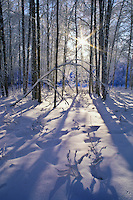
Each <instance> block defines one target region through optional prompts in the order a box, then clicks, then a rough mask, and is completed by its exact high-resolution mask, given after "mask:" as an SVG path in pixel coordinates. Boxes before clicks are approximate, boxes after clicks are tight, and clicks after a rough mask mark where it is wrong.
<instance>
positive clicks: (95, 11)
mask: <svg viewBox="0 0 133 200" xmlns="http://www.w3.org/2000/svg"><path fill="white" fill-rule="evenodd" d="M96 3H97V1H96V0H95V1H94V30H95V66H96V94H98V96H100V91H99V79H100V77H99V76H100V69H99V67H98V62H97V31H96V28H97V17H96V16H97V15H96V13H97V10H96V8H97V5H96Z"/></svg>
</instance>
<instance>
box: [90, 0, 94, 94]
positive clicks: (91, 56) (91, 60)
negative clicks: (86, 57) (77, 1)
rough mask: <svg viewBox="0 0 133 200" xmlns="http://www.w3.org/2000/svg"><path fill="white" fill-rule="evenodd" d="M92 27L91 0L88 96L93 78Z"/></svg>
mask: <svg viewBox="0 0 133 200" xmlns="http://www.w3.org/2000/svg"><path fill="white" fill-rule="evenodd" d="M92 27H93V0H91V25H90V78H89V94H91V93H92V90H93V89H92V87H93V86H92V85H93V77H92V63H93V55H92V54H93V52H92V45H93V44H92Z"/></svg>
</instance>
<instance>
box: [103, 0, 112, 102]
mask: <svg viewBox="0 0 133 200" xmlns="http://www.w3.org/2000/svg"><path fill="white" fill-rule="evenodd" d="M112 6H113V2H112V0H108V7H107V12H106V16H105V17H106V18H105V41H104V60H103V66H102V82H103V85H102V94H103V99H104V100H105V99H106V94H107V91H106V86H107V84H108V80H107V55H108V38H109V27H110V20H111V13H112Z"/></svg>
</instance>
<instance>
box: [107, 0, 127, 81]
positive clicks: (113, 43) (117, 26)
mask: <svg viewBox="0 0 133 200" xmlns="http://www.w3.org/2000/svg"><path fill="white" fill-rule="evenodd" d="M124 3H125V0H123V1H122V4H121V8H120V12H119V17H118V20H117V24H116V28H115V33H114V37H113V42H112V47H111V51H110V60H109V64H108V81H109V73H110V66H111V61H112V55H113V49H114V45H115V41H116V34H117V30H118V28H119V25H120V18H121V14H122V9H123V7H124Z"/></svg>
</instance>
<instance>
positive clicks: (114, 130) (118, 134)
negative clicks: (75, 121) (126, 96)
mask: <svg viewBox="0 0 133 200" xmlns="http://www.w3.org/2000/svg"><path fill="white" fill-rule="evenodd" d="M91 98H92V100H93V103H94V105H95V106H96V108H97V110H98V112H99V113H100V115H101V117H102V119H103V120H104V122H105V124H106V126H107V128H108V130H109V133H110V134H111V137H112V140H113V142H114V144H115V145H116V147H117V148H118V151H119V152H118V153H120V154H121V156H123V158H124V159H125V160H126V161H127V163H128V164H129V167H130V169H131V170H133V160H132V159H131V153H132V152H133V146H132V144H131V143H130V142H129V140H128V139H127V138H126V136H125V134H124V131H123V130H122V129H121V126H120V124H119V123H118V119H117V118H113V117H112V115H113V114H111V113H110V112H108V110H107V107H109V108H110V106H109V105H107V104H106V102H105V104H104V103H103V102H102V101H100V103H99V102H98V101H99V100H98V101H97V99H94V98H93V97H91ZM112 103H114V101H113V100H112ZM125 147H126V148H125Z"/></svg>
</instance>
